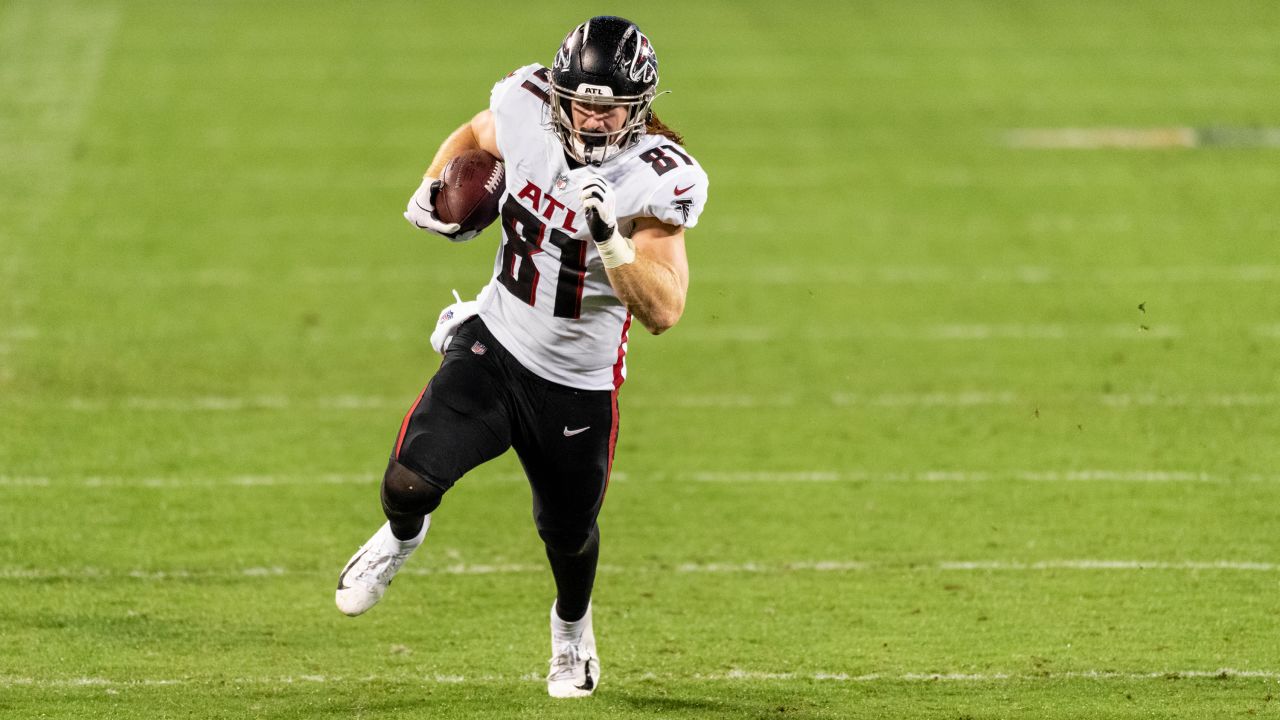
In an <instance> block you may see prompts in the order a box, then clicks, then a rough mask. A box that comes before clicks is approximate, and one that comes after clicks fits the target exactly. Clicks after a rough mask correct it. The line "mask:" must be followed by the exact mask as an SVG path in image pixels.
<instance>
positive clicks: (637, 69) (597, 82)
mask: <svg viewBox="0 0 1280 720" xmlns="http://www.w3.org/2000/svg"><path fill="white" fill-rule="evenodd" d="M657 87H658V58H657V55H655V54H654V52H653V46H652V45H651V44H650V43H649V39H648V38H646V37H645V36H644V34H643V33H641V32H640V28H638V27H636V25H635V23H632V22H630V21H628V20H624V19H622V18H619V17H611V16H601V17H594V18H591V19H590V20H588V21H586V22H585V23H583V24H581V25H579V26H578V27H576V28H574V29H573V31H572V32H570V33H569V35H568V36H567V37H566V38H565V39H564V43H563V44H562V45H561V46H560V50H559V52H557V53H556V58H555V62H554V63H553V64H552V68H551V125H552V128H553V129H554V130H555V132H556V134H557V135H558V136H559V138H560V143H561V145H563V146H564V151H565V154H566V155H568V156H569V157H570V158H572V159H573V160H575V161H576V162H579V163H583V164H586V165H600V164H601V163H604V162H606V161H608V160H609V159H611V158H613V157H615V156H617V155H618V154H619V153H621V152H622V151H624V150H626V149H627V148H629V147H631V146H632V145H633V144H635V142H636V141H637V140H639V139H640V136H641V135H643V134H644V128H645V123H646V122H647V121H648V119H649V106H650V105H651V104H652V103H653V98H654V96H655V95H656V94H657ZM574 103H579V104H581V105H583V106H587V107H590V108H593V109H594V108H603V109H605V110H608V109H613V108H619V107H621V108H625V110H626V115H625V118H624V120H623V122H622V124H621V127H619V128H616V129H606V130H582V129H579V128H578V127H577V126H576V124H575V123H574V119H573V105H574Z"/></svg>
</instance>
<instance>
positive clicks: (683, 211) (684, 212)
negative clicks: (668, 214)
mask: <svg viewBox="0 0 1280 720" xmlns="http://www.w3.org/2000/svg"><path fill="white" fill-rule="evenodd" d="M671 206H672V207H674V208H675V209H676V210H678V211H679V212H680V217H682V218H684V221H685V222H686V223H687V222H689V211H690V210H692V209H693V198H676V199H675V200H672V201H671Z"/></svg>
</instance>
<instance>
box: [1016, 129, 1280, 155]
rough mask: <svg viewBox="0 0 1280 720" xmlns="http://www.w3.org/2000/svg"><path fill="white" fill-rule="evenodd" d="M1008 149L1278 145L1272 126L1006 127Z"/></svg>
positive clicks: (1277, 133) (1278, 131)
mask: <svg viewBox="0 0 1280 720" xmlns="http://www.w3.org/2000/svg"><path fill="white" fill-rule="evenodd" d="M1001 142H1002V144H1004V145H1005V146H1007V147H1011V148H1019V149H1031V150H1103V149H1120V150H1170V149H1184V150H1185V149H1196V148H1212V147H1232V148H1274V147H1280V128H1274V127H1243V126H1222V127H1187V126H1169V127H1056V128H1018V129H1015V130H1008V131H1006V132H1005V133H1004V135H1003V137H1002V138H1001Z"/></svg>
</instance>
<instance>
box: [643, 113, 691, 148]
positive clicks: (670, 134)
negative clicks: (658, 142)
mask: <svg viewBox="0 0 1280 720" xmlns="http://www.w3.org/2000/svg"><path fill="white" fill-rule="evenodd" d="M644 129H645V131H647V132H648V133H649V134H650V135H661V136H662V137H664V138H666V139H668V140H671V141H674V142H675V144H677V145H681V146H683V145H684V136H682V135H681V134H680V133H678V132H676V131H675V130H673V129H671V128H669V127H667V124H666V123H664V122H662V121H661V120H659V119H658V114H657V113H655V112H653V111H650V112H649V119H648V120H646V121H645V124H644Z"/></svg>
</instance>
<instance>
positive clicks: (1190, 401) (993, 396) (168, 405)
mask: <svg viewBox="0 0 1280 720" xmlns="http://www.w3.org/2000/svg"><path fill="white" fill-rule="evenodd" d="M0 347H3V345H2V344H0ZM1064 399H1065V400H1067V401H1070V402H1072V403H1090V404H1097V405H1100V406H1103V407H1106V408H1111V409H1121V410H1123V409H1126V408H1147V407H1192V408H1247V407H1275V406H1280V392H1251V391H1239V392H1202V393H1150V392H1146V393H1101V394H1099V393H1080V394H1076V395H1066V396H1064V395H1061V394H1055V393H1050V394H1046V395H1039V394H1028V393H1026V392H1025V391H1023V392H1020V391H1017V390H1012V389H966V390H953V391H927V392H879V393H859V392H849V391H836V392H832V393H829V394H827V395H825V396H804V397H802V396H800V395H797V394H795V393H722V394H721V393H713V394H698V393H691V394H684V395H679V396H675V397H671V398H661V399H657V398H652V397H645V396H643V395H641V396H637V397H635V398H624V400H623V406H624V409H625V408H626V407H637V408H652V407H662V408H689V409H738V408H776V407H799V406H802V405H806V406H807V405H813V404H815V403H816V404H818V405H819V406H820V405H821V404H823V402H824V401H825V402H826V403H829V404H830V405H833V406H835V407H853V406H858V407H880V408H909V407H919V408H935V407H936V408H970V407H989V406H1010V405H1019V404H1024V405H1027V406H1028V407H1031V406H1033V405H1036V404H1042V403H1045V402H1048V401H1054V402H1061V401H1063V400H1064ZM410 404H412V398H408V399H406V398H405V397H392V396H379V395H334V396H329V397H290V396H286V395H246V396H235V395H200V396H189V397H183V396H171V397H164V396H156V397H144V396H136V395H131V396H126V397H122V398H112V399H102V398H85V397H72V398H69V399H67V400H65V401H63V407H65V408H66V409H68V410H72V411H77V412H124V413H136V412H175V413H187V412H244V411H251V410H273V411H294V410H312V411H314V410H337V411H344V410H358V411H359V410H388V411H395V412H397V413H399V412H403V411H404V410H406V409H408V407H409V405H410Z"/></svg>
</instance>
